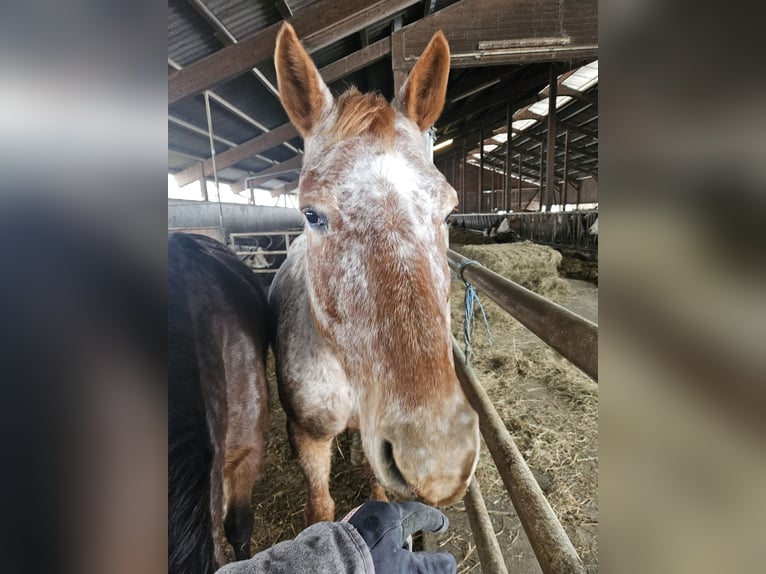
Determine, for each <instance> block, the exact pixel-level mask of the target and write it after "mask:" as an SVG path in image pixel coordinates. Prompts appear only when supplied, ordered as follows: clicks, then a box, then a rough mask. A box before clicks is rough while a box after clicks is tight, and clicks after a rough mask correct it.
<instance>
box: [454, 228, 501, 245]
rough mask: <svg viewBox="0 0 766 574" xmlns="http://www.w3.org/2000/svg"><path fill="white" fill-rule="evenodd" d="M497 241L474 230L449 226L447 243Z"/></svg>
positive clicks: (477, 243) (480, 243)
mask: <svg viewBox="0 0 766 574" xmlns="http://www.w3.org/2000/svg"><path fill="white" fill-rule="evenodd" d="M495 243H497V241H495V238H494V237H488V236H486V235H482V234H481V233H477V232H475V231H468V230H464V229H459V228H457V227H450V228H449V244H450V245H452V246H454V245H490V244H491V245H494V244H495Z"/></svg>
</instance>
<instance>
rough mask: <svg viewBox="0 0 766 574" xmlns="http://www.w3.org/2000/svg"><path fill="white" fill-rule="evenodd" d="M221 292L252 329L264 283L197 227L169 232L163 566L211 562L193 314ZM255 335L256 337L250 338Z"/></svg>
mask: <svg viewBox="0 0 766 574" xmlns="http://www.w3.org/2000/svg"><path fill="white" fill-rule="evenodd" d="M205 292H208V293H210V294H212V295H213V296H214V297H215V298H216V299H217V300H225V301H226V302H227V303H228V304H229V305H231V306H232V307H233V308H234V309H235V310H236V312H237V315H238V316H239V317H241V318H242V320H243V322H244V323H245V324H246V327H247V328H248V330H249V331H250V332H251V333H253V335H254V336H255V337H260V338H261V342H263V343H264V344H266V341H265V338H266V337H267V333H268V329H264V330H261V329H258V328H257V326H256V320H257V319H258V318H259V317H260V321H262V320H263V319H264V317H263V313H262V312H259V309H262V308H265V306H266V295H265V292H264V288H263V286H262V285H261V284H260V283H259V281H258V278H257V277H256V276H255V274H253V273H252V271H250V269H248V267H247V266H246V265H244V264H243V263H242V262H241V261H240V260H239V259H238V258H237V256H236V255H235V254H234V253H232V252H231V251H229V250H228V249H226V248H225V247H224V246H223V245H221V244H220V243H218V242H217V241H215V240H213V239H210V238H208V237H204V236H201V235H186V234H173V235H170V236H169V237H168V572H169V573H177V574H208V573H210V572H213V570H214V569H215V560H214V544H213V539H212V537H211V536H210V532H211V525H212V521H211V513H210V482H211V467H212V459H213V446H212V443H211V437H210V430H209V426H208V424H209V423H208V420H207V414H206V410H205V399H204V394H203V390H204V389H203V381H202V377H201V373H200V368H199V364H198V361H197V348H198V344H199V343H198V341H197V337H200V336H204V334H201V333H197V332H196V331H195V328H196V327H195V326H196V325H197V324H198V318H200V317H202V316H203V315H204V314H206V313H209V312H211V311H212V310H213V309H211V304H210V302H209V300H210V297H209V295H205V294H204V293H205ZM256 340H257V339H256Z"/></svg>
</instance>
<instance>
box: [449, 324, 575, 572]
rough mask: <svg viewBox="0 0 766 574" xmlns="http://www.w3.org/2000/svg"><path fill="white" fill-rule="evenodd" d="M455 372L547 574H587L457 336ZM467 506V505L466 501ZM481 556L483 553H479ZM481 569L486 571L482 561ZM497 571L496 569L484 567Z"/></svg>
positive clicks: (454, 353)
mask: <svg viewBox="0 0 766 574" xmlns="http://www.w3.org/2000/svg"><path fill="white" fill-rule="evenodd" d="M452 353H453V355H454V357H455V371H456V373H457V378H458V380H459V381H460V385H461V386H462V387H463V392H465V395H466V398H467V399H468V402H469V403H471V406H472V407H473V408H474V410H475V411H476V412H477V414H478V415H479V428H480V429H481V434H482V436H483V437H484V441H485V442H486V443H487V448H488V449H489V452H490V454H491V455H492V459H493V460H494V461H495V464H496V465H497V470H498V472H499V473H500V477H501V478H502V479H503V484H504V485H505V488H506V490H508V494H509V495H510V497H511V501H512V502H513V506H514V508H515V509H516V513H517V514H518V516H519V520H521V525H522V526H523V527H524V532H526V534H527V538H528V539H529V542H530V544H531V545H532V549H533V550H534V551H535V556H537V560H538V562H539V563H540V567H541V568H542V570H543V572H545V574H553V573H556V574H585V566H584V565H583V563H582V560H581V559H580V557H579V556H578V555H577V551H576V550H575V549H574V546H572V542H571V541H570V540H569V538H568V537H567V535H566V532H564V529H563V528H562V527H561V523H560V522H559V520H558V518H557V517H556V514H555V513H554V512H553V509H552V508H551V506H550V504H549V503H548V500H547V499H546V498H545V495H544V494H543V492H542V490H540V486H539V485H538V484H537V481H536V480H535V477H534V475H533V474H532V471H531V470H529V466H527V463H526V461H525V460H524V457H522V456H521V453H520V452H519V449H518V447H517V446H516V443H515V442H514V441H513V438H512V437H511V435H510V433H509V432H508V429H507V428H506V427H505V423H503V419H502V418H500V415H498V414H497V411H496V410H495V407H494V405H493V404H492V401H491V400H490V399H489V397H488V396H487V393H486V391H485V390H484V388H483V387H482V385H481V383H480V382H479V380H478V379H477V378H476V374H475V373H474V372H473V369H472V368H471V366H470V365H468V363H466V360H465V356H464V355H463V352H462V351H461V350H460V347H459V345H458V344H457V341H455V338H454V337H453V338H452ZM466 509H468V504H466ZM469 518H470V517H469ZM479 556H480V557H481V555H479ZM482 570H484V567H483V563H482ZM484 571H485V572H496V570H484Z"/></svg>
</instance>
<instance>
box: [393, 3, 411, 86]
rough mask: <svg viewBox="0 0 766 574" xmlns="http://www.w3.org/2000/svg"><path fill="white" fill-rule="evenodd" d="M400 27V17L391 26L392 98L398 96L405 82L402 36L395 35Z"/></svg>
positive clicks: (405, 72)
mask: <svg viewBox="0 0 766 574" xmlns="http://www.w3.org/2000/svg"><path fill="white" fill-rule="evenodd" d="M401 27H402V17H401V16H400V17H398V18H396V19H395V20H394V22H393V23H392V25H391V67H392V68H393V71H394V97H396V96H397V95H399V90H401V88H402V86H403V85H404V82H405V81H406V80H407V63H406V62H405V61H404V34H396V32H397V31H398V30H399V29H401Z"/></svg>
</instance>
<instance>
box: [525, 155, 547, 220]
mask: <svg viewBox="0 0 766 574" xmlns="http://www.w3.org/2000/svg"><path fill="white" fill-rule="evenodd" d="M544 160H545V146H544V144H543V142H540V189H538V190H537V191H538V192H539V193H540V209H539V210H538V211H542V210H543V206H544V205H545V201H543V200H544V199H545V197H544V195H543V194H544V193H545V192H544V191H543V189H544V188H543V176H544V174H545V170H544V168H545V161H544ZM530 203H531V202H530ZM527 205H529V204H527Z"/></svg>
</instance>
